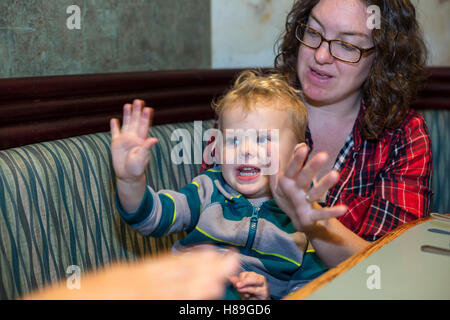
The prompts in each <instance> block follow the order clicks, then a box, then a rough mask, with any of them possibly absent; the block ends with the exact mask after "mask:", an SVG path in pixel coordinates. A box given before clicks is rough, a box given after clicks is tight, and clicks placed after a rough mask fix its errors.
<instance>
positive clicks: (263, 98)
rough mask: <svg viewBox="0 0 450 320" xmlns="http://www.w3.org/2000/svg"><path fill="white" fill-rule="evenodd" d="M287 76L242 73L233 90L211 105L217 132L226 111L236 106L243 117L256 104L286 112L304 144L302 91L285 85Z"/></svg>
mask: <svg viewBox="0 0 450 320" xmlns="http://www.w3.org/2000/svg"><path fill="white" fill-rule="evenodd" d="M287 80H288V79H287V78H286V76H284V75H282V74H281V73H279V72H276V71H275V70H268V71H267V72H265V73H264V72H262V71H261V70H245V71H243V72H241V73H240V74H239V75H238V77H237V79H236V80H235V82H234V84H233V85H232V87H231V88H230V89H229V90H228V91H227V92H226V93H225V94H224V95H223V96H221V97H220V98H219V99H217V100H215V101H213V102H212V106H213V108H214V110H215V112H216V114H217V116H218V118H219V129H221V128H222V118H223V113H224V111H225V110H228V109H231V108H234V107H236V106H239V107H241V108H243V111H244V114H243V117H244V116H245V115H246V113H247V112H249V111H253V110H255V108H256V103H258V102H264V103H271V104H270V105H271V106H273V107H274V108H277V109H280V110H286V111H287V112H288V113H289V119H290V122H291V123H290V125H291V127H292V129H293V131H294V133H295V135H296V137H297V138H298V141H299V142H304V141H305V132H306V127H307V122H308V111H307V109H306V107H305V105H304V104H303V102H302V100H301V92H300V91H299V90H297V89H295V88H294V87H292V86H290V85H289V84H288V81H287Z"/></svg>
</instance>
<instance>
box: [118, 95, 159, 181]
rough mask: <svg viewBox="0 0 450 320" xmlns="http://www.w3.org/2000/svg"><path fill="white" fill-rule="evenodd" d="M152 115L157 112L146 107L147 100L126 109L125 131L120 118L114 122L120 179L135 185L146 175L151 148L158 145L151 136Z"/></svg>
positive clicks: (136, 102) (124, 116)
mask: <svg viewBox="0 0 450 320" xmlns="http://www.w3.org/2000/svg"><path fill="white" fill-rule="evenodd" d="M142 108H143V109H142ZM152 114H153V110H152V109H151V108H147V107H145V103H144V101H142V100H134V102H133V105H131V104H125V105H124V107H123V126H122V129H120V125H119V121H118V120H117V119H111V122H110V126H111V137H112V140H111V154H112V159H113V166H114V171H115V172H116V177H117V179H118V180H122V181H125V182H135V181H137V180H139V179H141V178H142V176H143V175H144V174H145V168H146V167H147V165H148V163H149V161H150V148H151V147H152V146H153V145H154V144H155V143H157V142H158V139H156V138H149V137H148V131H149V129H150V119H151V118H152Z"/></svg>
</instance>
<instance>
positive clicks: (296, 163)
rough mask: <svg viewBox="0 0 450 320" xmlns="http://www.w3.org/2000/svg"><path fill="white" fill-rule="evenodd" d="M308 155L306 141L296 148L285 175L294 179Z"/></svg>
mask: <svg viewBox="0 0 450 320" xmlns="http://www.w3.org/2000/svg"><path fill="white" fill-rule="evenodd" d="M307 155H308V147H307V145H306V144H305V143H301V144H299V145H298V147H296V148H295V151H294V154H293V155H292V157H291V159H290V160H289V162H288V164H287V166H286V170H285V171H284V176H285V177H287V178H290V179H294V178H295V177H296V176H297V174H298V172H299V170H300V168H301V167H302V166H303V163H304V162H305V160H306V157H307Z"/></svg>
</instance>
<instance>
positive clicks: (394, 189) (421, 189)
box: [306, 108, 432, 241]
mask: <svg viewBox="0 0 450 320" xmlns="http://www.w3.org/2000/svg"><path fill="white" fill-rule="evenodd" d="M363 117H364V108H361V111H360V112H359V115H358V119H357V120H356V123H355V126H354V128H353V132H352V133H351V134H350V135H349V136H348V137H347V140H346V142H345V143H344V146H343V147H342V149H341V151H340V152H339V155H338V157H337V159H336V162H335V165H334V169H335V170H337V171H338V172H340V177H339V181H338V182H337V183H336V185H334V186H333V187H332V188H331V189H330V190H329V191H328V193H327V197H326V205H327V206H334V205H337V204H345V205H347V206H348V208H349V209H348V211H347V213H345V214H344V215H343V216H341V217H340V218H339V221H341V222H342V224H344V225H345V226H346V227H347V228H349V229H350V230H352V231H353V232H354V233H356V234H357V235H359V236H360V237H362V238H363V239H365V240H368V241H375V240H377V239H378V238H380V237H381V236H383V235H385V234H386V233H388V232H390V231H392V230H393V229H395V228H396V227H398V226H399V225H401V224H404V223H406V222H409V221H412V220H415V219H419V218H422V217H423V216H425V215H427V214H428V209H429V204H430V198H431V175H432V155H431V139H430V135H429V133H428V129H427V127H426V124H425V121H424V119H423V118H422V117H421V116H420V115H418V114H417V113H416V112H415V111H414V110H410V112H409V114H408V116H407V117H406V119H405V120H404V121H403V123H402V125H401V126H400V127H399V128H398V129H395V130H392V131H387V132H385V133H384V134H383V136H382V137H381V138H380V139H378V140H374V141H369V140H363V139H362V138H361V136H360V134H359V132H360V126H361V122H362V119H363ZM306 137H307V138H306V140H307V141H306V142H307V144H308V145H309V146H310V147H311V148H312V147H313V142H312V140H311V135H310V133H309V130H308V132H307V134H306Z"/></svg>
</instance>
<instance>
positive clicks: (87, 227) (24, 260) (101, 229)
mask: <svg viewBox="0 0 450 320" xmlns="http://www.w3.org/2000/svg"><path fill="white" fill-rule="evenodd" d="M202 125H203V130H206V129H209V128H211V126H212V125H213V120H210V121H204V122H203V123H202ZM179 128H183V129H186V130H188V132H189V133H190V134H191V135H192V137H193V136H194V135H193V131H194V123H193V122H189V123H179V124H171V125H162V126H155V127H153V128H152V131H151V135H152V136H154V137H157V138H158V139H159V143H158V144H157V145H156V146H155V147H154V148H153V149H152V159H151V163H150V166H149V170H148V171H147V177H148V181H149V182H150V183H151V185H152V186H154V187H155V188H156V189H161V188H175V189H178V188H180V187H182V186H183V185H185V184H186V183H188V182H190V180H191V179H192V178H193V177H194V176H196V175H197V174H198V172H199V169H200V165H198V164H191V165H178V166H177V165H174V164H172V162H171V159H170V153H171V152H170V151H171V150H172V147H173V146H174V145H175V144H177V143H178V142H176V141H175V142H172V141H171V140H170V137H171V134H172V132H173V130H174V129H179ZM109 145H110V135H109V133H107V132H105V133H98V134H90V135H85V136H80V137H73V138H68V139H63V140H57V141H51V142H43V143H38V144H34V145H29V146H24V147H20V148H14V149H8V150H3V151H0V238H1V241H0V299H14V298H18V297H20V296H22V295H24V294H26V293H28V292H29V291H31V290H33V289H35V288H38V287H42V286H43V285H44V284H48V283H50V282H54V281H57V280H60V279H64V278H65V277H66V269H67V267H69V266H70V265H77V266H79V267H80V268H81V271H82V272H84V271H87V270H90V269H97V268H100V267H102V266H104V265H108V264H110V263H111V262H113V261H116V260H133V259H136V258H138V257H141V256H144V255H154V254H158V253H160V252H162V251H166V250H169V249H170V247H171V246H172V244H173V242H174V241H176V240H178V239H179V238H180V237H181V236H182V235H181V234H178V235H173V236H169V237H164V238H160V239H154V238H149V237H142V236H140V235H138V234H137V233H135V232H134V231H132V230H131V229H130V228H129V227H128V226H127V225H126V224H125V223H124V222H122V221H121V220H120V219H119V218H118V214H117V212H116V208H115V203H114V188H115V181H114V175H113V170H112V166H111V156H110V147H109ZM194 147H195V145H194V144H193V143H192V144H191V150H192V152H197V153H198V152H200V153H201V146H200V147H197V149H195V150H194Z"/></svg>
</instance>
